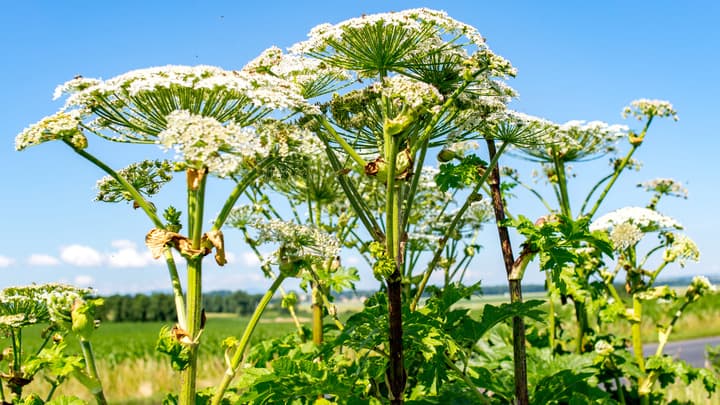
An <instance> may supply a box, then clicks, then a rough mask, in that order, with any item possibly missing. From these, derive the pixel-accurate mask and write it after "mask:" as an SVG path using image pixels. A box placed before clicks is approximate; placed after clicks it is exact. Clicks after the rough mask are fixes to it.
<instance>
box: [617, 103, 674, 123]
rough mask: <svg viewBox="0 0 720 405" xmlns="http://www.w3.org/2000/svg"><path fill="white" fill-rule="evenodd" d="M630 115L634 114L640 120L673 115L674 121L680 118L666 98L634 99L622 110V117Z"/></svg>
mask: <svg viewBox="0 0 720 405" xmlns="http://www.w3.org/2000/svg"><path fill="white" fill-rule="evenodd" d="M628 116H633V117H635V118H637V119H638V120H643V119H646V118H647V119H649V118H652V117H660V118H663V117H671V118H672V119H673V120H674V121H677V120H678V116H677V112H676V111H675V109H674V108H673V105H672V104H670V102H668V101H665V100H649V99H646V98H641V99H639V100H634V101H632V102H631V103H630V105H629V106H627V107H625V108H624V109H623V112H622V117H623V118H627V117H628Z"/></svg>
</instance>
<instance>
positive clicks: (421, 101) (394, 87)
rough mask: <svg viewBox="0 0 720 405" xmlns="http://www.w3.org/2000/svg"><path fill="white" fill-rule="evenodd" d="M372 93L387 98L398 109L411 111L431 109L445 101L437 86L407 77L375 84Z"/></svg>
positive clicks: (395, 77) (398, 77) (394, 78)
mask: <svg viewBox="0 0 720 405" xmlns="http://www.w3.org/2000/svg"><path fill="white" fill-rule="evenodd" d="M371 91H373V92H375V93H378V94H382V95H383V96H385V97H387V98H388V99H389V100H391V102H392V103H394V104H395V106H396V107H401V108H402V107H405V108H408V109H410V110H417V109H419V108H420V107H423V106H424V107H426V108H428V109H430V108H432V106H434V105H437V104H439V103H440V102H442V100H443V96H442V95H441V94H440V92H439V91H438V90H437V89H436V88H435V86H433V85H430V84H427V83H423V82H419V81H417V80H413V79H410V78H408V77H405V76H393V77H389V78H386V79H385V80H383V81H382V82H377V83H374V84H373V85H372V87H371Z"/></svg>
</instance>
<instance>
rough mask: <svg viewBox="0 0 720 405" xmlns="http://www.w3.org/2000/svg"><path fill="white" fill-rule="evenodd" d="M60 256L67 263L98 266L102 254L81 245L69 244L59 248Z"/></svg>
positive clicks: (101, 261) (101, 259)
mask: <svg viewBox="0 0 720 405" xmlns="http://www.w3.org/2000/svg"><path fill="white" fill-rule="evenodd" d="M60 258H61V259H62V261H64V262H65V263H68V264H72V265H75V266H79V267H93V266H100V265H101V264H102V263H103V256H102V255H101V254H100V252H98V251H97V250H95V249H93V248H91V247H89V246H83V245H70V246H63V247H62V248H60Z"/></svg>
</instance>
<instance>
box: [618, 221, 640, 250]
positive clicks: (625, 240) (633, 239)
mask: <svg viewBox="0 0 720 405" xmlns="http://www.w3.org/2000/svg"><path fill="white" fill-rule="evenodd" d="M643 235H644V234H643V232H642V231H641V230H640V228H639V227H638V226H637V225H635V224H632V223H629V222H623V223H622V224H618V225H615V226H614V227H613V228H612V230H611V231H610V240H611V241H612V243H613V246H614V247H615V249H616V250H625V249H628V248H630V247H632V246H635V245H636V244H637V243H638V242H640V239H642V237H643Z"/></svg>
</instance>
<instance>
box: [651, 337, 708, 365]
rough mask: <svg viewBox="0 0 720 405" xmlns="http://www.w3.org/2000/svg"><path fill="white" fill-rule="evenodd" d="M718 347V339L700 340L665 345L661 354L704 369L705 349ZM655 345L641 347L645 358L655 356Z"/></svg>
mask: <svg viewBox="0 0 720 405" xmlns="http://www.w3.org/2000/svg"><path fill="white" fill-rule="evenodd" d="M708 345H709V346H718V345H720V337H710V338H700V339H691V340H682V341H679V342H670V343H668V344H667V345H665V350H663V352H664V353H665V354H668V355H670V356H673V357H675V358H680V359H682V360H685V361H687V362H688V363H690V364H692V365H693V366H695V367H705V347H706V346H708ZM655 350H657V344H656V343H654V344H647V345H645V346H644V347H643V351H644V352H645V356H650V355H653V354H655Z"/></svg>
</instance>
